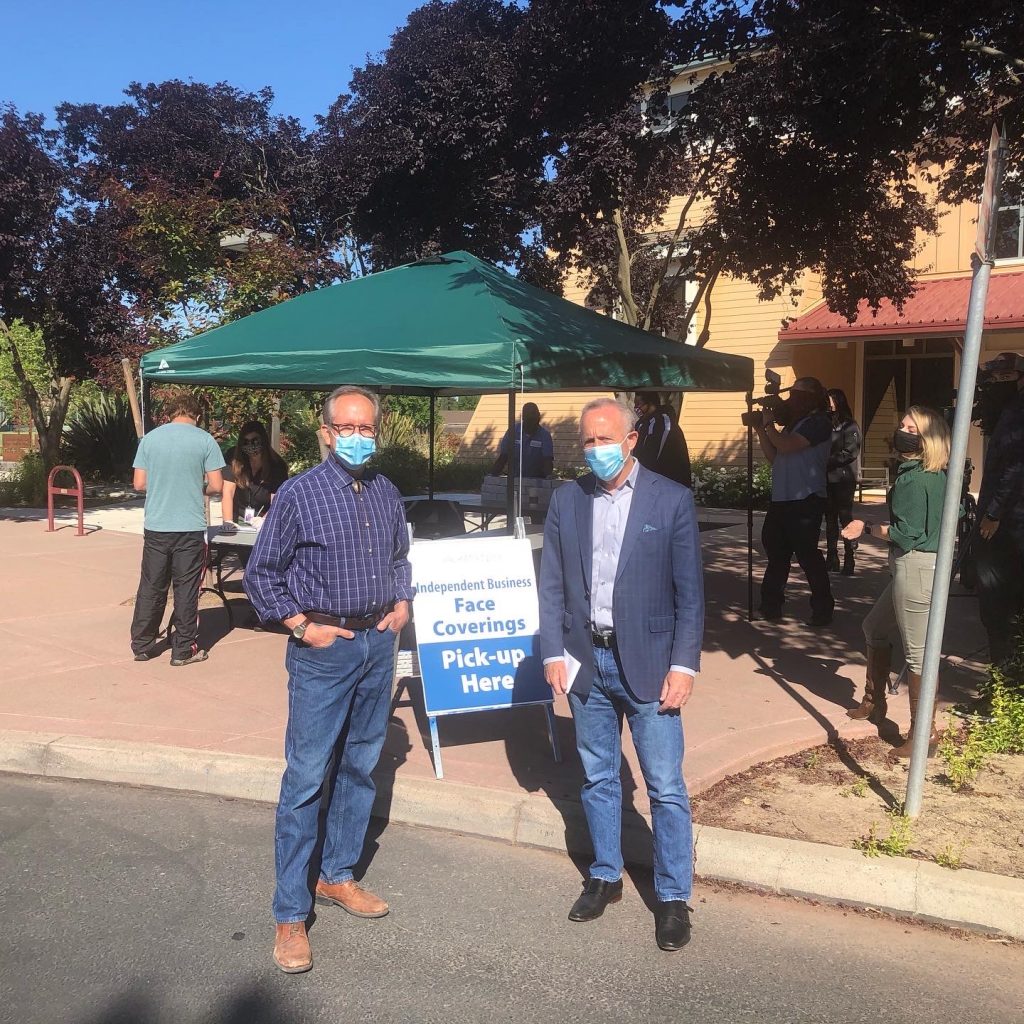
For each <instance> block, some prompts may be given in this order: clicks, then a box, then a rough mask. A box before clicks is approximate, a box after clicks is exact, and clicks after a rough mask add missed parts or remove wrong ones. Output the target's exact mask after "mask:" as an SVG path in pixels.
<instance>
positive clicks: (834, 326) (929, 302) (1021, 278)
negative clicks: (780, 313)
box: [779, 272, 1024, 341]
mask: <svg viewBox="0 0 1024 1024" xmlns="http://www.w3.org/2000/svg"><path fill="white" fill-rule="evenodd" d="M970 294H971V276H970V275H969V274H967V275H964V276H962V277H947V278H933V279H929V280H924V281H920V282H919V283H918V285H917V288H916V290H915V292H914V295H913V296H912V297H911V298H910V299H908V300H907V301H906V302H905V303H904V304H903V312H902V313H900V312H899V311H898V310H897V309H896V307H895V306H894V305H893V303H892V302H890V301H889V300H888V299H883V300H882V304H881V306H880V307H879V308H878V310H877V312H876V311H874V310H872V309H871V308H870V307H869V306H868V304H867V302H866V301H862V302H861V304H860V307H859V308H858V310H857V318H856V319H855V320H854V321H853V323H850V322H849V321H847V319H846V318H845V317H844V316H842V315H841V314H839V313H836V312H833V311H832V310H831V309H829V308H828V306H826V305H825V304H824V303H822V304H821V305H819V306H817V307H815V308H814V309H812V310H810V312H808V313H805V314H804V315H803V316H800V317H797V319H796V320H794V321H793V322H792V323H790V324H788V325H787V326H785V327H783V328H782V330H780V331H779V340H780V341H796V340H816V339H821V340H827V339H831V338H858V337H864V336H872V335H875V336H877V335H896V336H901V337H911V336H914V335H949V334H957V333H961V332H963V330H964V328H965V326H966V319H967V303H968V299H969V298H970ZM985 328H986V330H1013V329H1024V272H1013V273H1002V274H993V275H992V277H991V278H990V280H989V286H988V300H987V302H986V304H985Z"/></svg>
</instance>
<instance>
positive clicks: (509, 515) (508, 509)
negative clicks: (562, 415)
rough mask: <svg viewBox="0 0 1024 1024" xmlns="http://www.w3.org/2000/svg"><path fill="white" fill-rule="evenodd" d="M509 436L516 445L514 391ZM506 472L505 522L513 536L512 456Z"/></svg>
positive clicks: (510, 398)
mask: <svg viewBox="0 0 1024 1024" xmlns="http://www.w3.org/2000/svg"><path fill="white" fill-rule="evenodd" d="M508 436H509V443H510V444H511V445H513V446H514V445H515V440H516V393H515V392H514V391H510V392H509V393H508ZM520 443H521V440H520ZM505 472H506V473H507V474H508V477H507V479H506V484H505V524H506V529H507V532H508V535H509V536H510V537H511V536H512V531H513V529H514V528H515V527H514V520H515V515H516V510H515V509H516V473H515V466H513V465H512V459H511V458H510V459H509V460H508V462H507V463H506V465H505Z"/></svg>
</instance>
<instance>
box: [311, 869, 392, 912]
mask: <svg viewBox="0 0 1024 1024" xmlns="http://www.w3.org/2000/svg"><path fill="white" fill-rule="evenodd" d="M316 901H317V903H319V904H321V905H328V904H332V903H333V904H334V905H335V906H337V907H341V909H342V910H347V911H348V912H349V913H350V914H352V915H353V916H354V917H383V916H384V915H385V914H386V913H387V912H388V905H387V904H386V903H385V902H384V901H383V900H382V899H381V898H380V897H379V896H374V895H373V893H372V892H367V891H366V890H365V889H361V888H360V887H359V886H358V885H356V883H355V881H354V880H353V879H351V878H350V879H349V880H348V881H347V882H338V883H337V884H335V885H332V884H331V883H329V882H325V881H324V880H323V879H322V878H321V879H320V880H319V881H318V882H317V883H316Z"/></svg>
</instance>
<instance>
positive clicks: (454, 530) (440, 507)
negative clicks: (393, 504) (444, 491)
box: [405, 499, 466, 540]
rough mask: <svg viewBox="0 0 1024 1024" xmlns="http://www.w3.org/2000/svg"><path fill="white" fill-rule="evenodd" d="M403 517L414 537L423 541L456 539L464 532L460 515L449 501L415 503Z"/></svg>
mask: <svg viewBox="0 0 1024 1024" xmlns="http://www.w3.org/2000/svg"><path fill="white" fill-rule="evenodd" d="M405 515H406V519H408V521H409V522H410V523H411V524H412V527H413V534H414V536H416V537H421V538H423V539H424V540H439V539H440V538H441V537H458V536H461V535H462V534H464V533H465V532H466V521H465V519H463V517H462V513H461V512H460V511H459V510H458V508H457V507H456V506H455V504H454V503H453V502H450V501H431V500H429V499H428V500H426V501H417V502H415V503H414V504H412V505H410V506H409V507H408V509H406V513H405Z"/></svg>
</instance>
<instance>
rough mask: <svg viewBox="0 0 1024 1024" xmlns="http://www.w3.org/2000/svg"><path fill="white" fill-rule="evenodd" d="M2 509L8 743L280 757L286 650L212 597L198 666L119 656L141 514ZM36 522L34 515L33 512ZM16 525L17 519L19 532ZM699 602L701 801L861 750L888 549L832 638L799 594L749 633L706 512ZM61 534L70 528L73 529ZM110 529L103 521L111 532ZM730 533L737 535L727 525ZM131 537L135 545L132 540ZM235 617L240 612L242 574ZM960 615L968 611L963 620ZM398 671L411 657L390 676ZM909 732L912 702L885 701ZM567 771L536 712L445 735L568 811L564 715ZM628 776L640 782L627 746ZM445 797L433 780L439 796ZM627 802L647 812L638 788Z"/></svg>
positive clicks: (722, 534)
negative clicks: (812, 750)
mask: <svg viewBox="0 0 1024 1024" xmlns="http://www.w3.org/2000/svg"><path fill="white" fill-rule="evenodd" d="M16 515H18V516H19V518H13V516H12V515H11V514H10V513H8V512H5V511H3V510H0V556H2V558H3V566H4V577H5V581H6V586H5V587H4V589H3V593H2V594H0V640H2V641H3V648H2V650H0V666H2V668H3V681H2V683H0V729H7V730H9V729H21V730H28V731H33V732H41V733H47V734H52V733H59V734H61V735H68V736H81V737H91V738H94V739H112V740H125V741H131V742H142V743H158V744H163V745H170V746H181V747H187V748H189V749H195V750H207V751H220V752H224V753H233V754H253V755H257V756H260V757H279V756H280V755H281V751H282V745H283V739H282V737H283V728H284V722H285V715H286V700H285V685H284V684H285V672H284V668H283V657H284V647H285V643H286V639H285V637H284V636H282V635H279V634H276V633H262V632H256V631H254V630H253V629H251V628H248V627H244V626H241V627H237V628H235V629H233V630H230V631H229V630H228V624H227V616H226V614H225V612H224V609H223V607H222V606H221V605H220V603H219V601H218V600H217V599H216V598H213V597H209V596H208V597H204V600H203V608H202V610H201V613H200V615H201V641H202V643H203V644H204V645H205V646H207V647H208V648H209V649H210V652H211V655H210V660H209V661H208V662H206V663H204V664H200V665H194V666H189V667H188V668H184V669H173V668H171V667H170V664H169V655H164V656H163V657H162V658H159V659H157V660H155V661H152V662H147V663H144V664H136V663H135V662H134V661H133V660H132V658H131V652H130V650H129V647H128V625H129V622H130V619H131V604H132V602H133V599H134V594H135V589H136V586H137V582H138V567H139V560H140V556H141V548H142V538H141V536H140V535H139V534H141V526H140V525H139V524H140V523H141V509H140V508H139V506H121V507H117V508H113V509H103V510H92V511H90V512H89V513H88V514H87V516H86V524H87V529H90V530H92V531H93V532H90V533H89V535H88V536H86V537H77V536H75V535H74V530H73V529H70V528H68V529H61V530H58V531H57V532H56V533H53V534H48V533H47V532H46V531H45V521H42V522H41V521H40V520H39V519H38V518H36V519H31V518H27V516H26V514H25V513H22V512H19V513H16ZM37 515H38V514H37ZM23 516H24V518H22V517H23ZM701 518H702V520H704V521H706V522H707V524H708V525H709V526H712V527H715V528H712V529H707V530H705V532H703V533H702V541H703V546H704V557H705V566H706V588H707V599H708V616H707V630H706V636H705V655H704V662H703V668H702V671H701V674H700V676H699V678H698V682H697V689H696V691H695V694H694V697H693V699H692V701H691V702H690V704H689V705H688V707H687V710H686V715H685V722H686V734H687V753H686V774H687V781H688V783H689V785H690V787H691V789H692V791H693V792H694V793H697V792H700V791H701V790H702V789H704V788H706V787H707V786H709V785H711V784H713V783H714V782H717V781H718V780H719V779H721V778H723V777H724V776H726V775H728V774H730V773H732V772H735V771H738V770H741V769H743V768H747V767H749V766H750V765H752V764H756V763H758V762H760V761H764V760H766V759H768V758H771V757H775V756H778V755H779V754H782V753H788V752H791V751H794V750H798V749H801V748H803V747H806V746H810V745H813V744H816V743H821V742H824V741H825V740H826V739H828V738H830V737H832V736H835V735H837V734H838V735H843V736H863V735H869V734H870V733H871V732H872V727H871V726H870V725H864V724H859V723H854V722H852V721H850V720H849V719H848V718H847V717H846V714H845V711H846V709H847V708H849V707H852V706H853V704H854V703H856V701H855V693H857V692H858V690H859V688H860V687H861V685H862V682H863V667H862V666H863V661H862V658H861V654H860V648H861V638H860V621H861V619H862V618H863V615H864V613H865V612H866V610H867V609H868V608H869V607H870V605H871V602H872V600H873V598H874V596H875V595H876V594H877V593H878V592H879V590H880V589H881V587H882V578H883V577H882V573H883V561H882V549H881V546H880V545H878V544H877V543H874V544H871V545H864V546H863V547H862V549H861V558H860V562H859V572H858V575H857V576H855V577H853V578H847V577H835V578H834V586H835V591H836V597H837V617H836V622H835V624H834V625H833V627H831V628H829V629H828V630H819V631H814V630H810V629H808V628H806V627H804V626H803V625H802V622H801V619H802V617H804V616H806V614H807V610H806V609H807V605H806V593H805V590H804V588H803V583H802V581H798V583H797V584H795V585H794V586H793V587H792V588H791V589H792V596H791V602H790V604H789V605H788V609H789V610H790V612H791V614H792V616H793V618H791V619H789V620H787V621H786V622H785V623H783V624H769V623H748V622H747V621H746V578H745V570H746V554H745V537H746V526H745V523H744V522H743V514H742V513H732V512H719V513H704V512H703V511H702V513H701ZM68 521H70V520H68ZM108 524H109V525H108ZM730 524H731V525H730ZM129 528H131V529H137V530H138V533H135V532H133V533H127V532H124V531H125V530H126V529H129ZM229 586H233V587H234V592H233V594H232V603H233V605H234V606H235V621H236V622H242V623H244V622H246V621H247V620H248V618H249V609H248V605H247V603H246V602H245V600H244V597H243V596H242V594H241V587H240V580H238V579H237V578H236V579H235V580H234V581H232V582H231V583H230V584H229ZM953 609H954V615H953V616H951V622H952V623H954V628H952V629H951V630H950V633H951V635H950V636H949V638H948V642H947V650H949V651H950V652H952V653H953V654H954V655H956V656H958V657H965V656H966V657H968V658H969V657H970V656H971V655H972V654H973V653H974V652H976V651H977V650H978V649H979V648H980V647H981V646H982V644H983V638H982V635H981V633H980V630H979V627H978V624H977V621H976V618H977V616H976V602H975V601H974V600H973V599H970V598H954V599H953ZM960 610H962V612H963V614H959V611H960ZM400 663H402V664H406V665H408V664H409V663H410V662H409V659H408V658H406V659H402V661H401V662H400ZM975 681H976V679H975V678H974V677H972V674H971V673H970V672H968V671H965V670H964V669H963V668H962V667H961V668H953V667H951V668H950V669H949V670H947V671H945V672H944V675H943V686H944V692H943V696H944V697H945V698H946V699H950V700H953V699H960V698H961V697H962V696H963V694H964V692H965V691H966V690H967V689H969V687H970V686H971V685H972V684H973V683H974V682H975ZM421 707H422V700H421V698H420V692H419V681H418V679H416V678H410V677H408V676H406V677H404V678H402V679H400V680H399V682H398V687H397V693H396V703H395V707H394V713H393V715H392V720H391V726H390V730H389V736H388V743H387V747H386V751H385V754H386V759H389V760H390V762H391V765H392V768H393V770H394V771H395V772H397V773H398V774H399V775H400V776H403V777H404V776H415V777H420V778H430V779H432V778H433V765H432V763H431V758H430V744H429V739H428V736H427V723H426V720H425V718H424V717H423V715H422V712H421ZM892 707H893V711H892V714H893V717H894V718H895V719H896V720H897V721H898V722H899V723H900V725H901V726H905V725H906V724H907V717H908V715H907V705H906V698H905V697H901V698H896V699H895V700H894V701H893V702H892ZM556 711H557V715H558V724H559V735H560V739H561V742H562V746H563V750H564V751H565V752H566V759H565V764H563V765H562V766H556V765H555V764H554V763H553V761H552V757H551V751H550V747H549V744H548V739H547V732H546V728H545V723H544V716H543V713H542V711H541V710H540V709H539V708H531V707H527V708H520V709H515V710H510V711H494V712H480V713H477V714H472V715H454V716H450V717H447V718H443V719H441V721H440V735H441V743H442V748H443V758H444V767H445V775H446V778H447V779H448V780H450V781H453V782H463V783H469V784H485V785H486V786H488V787H489V788H498V789H505V790H511V791H515V792H520V791H525V792H527V793H536V794H542V795H543V796H546V797H547V798H549V799H559V798H575V797H576V794H577V793H578V787H579V782H580V775H579V766H578V761H577V759H576V757H575V753H574V741H573V734H572V723H571V719H570V717H569V713H568V708H567V706H566V704H565V702H564V701H562V702H559V704H558V705H556ZM626 747H627V761H628V766H629V769H630V778H631V779H632V780H638V779H639V773H638V769H637V765H636V758H635V756H634V754H633V752H632V749H631V748H630V746H629V743H628V738H627V743H626ZM440 784H443V783H439V785H440ZM629 788H634V789H635V793H634V805H635V806H636V808H637V809H638V810H641V811H645V810H646V809H647V807H646V801H645V797H644V796H643V787H642V785H641V786H640V787H639V788H636V787H635V782H634V785H633V786H630V785H629V780H628V779H627V789H629Z"/></svg>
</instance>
